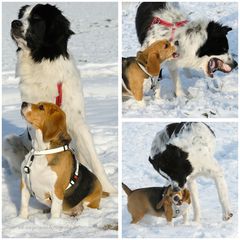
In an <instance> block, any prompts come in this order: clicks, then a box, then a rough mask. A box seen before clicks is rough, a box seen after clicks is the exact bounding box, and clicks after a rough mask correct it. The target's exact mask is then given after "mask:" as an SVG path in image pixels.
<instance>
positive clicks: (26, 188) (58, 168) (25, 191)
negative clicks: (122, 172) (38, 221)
mask: <svg viewBox="0 0 240 240" xmlns="http://www.w3.org/2000/svg"><path fill="white" fill-rule="evenodd" d="M21 114H22V115H23V117H24V118H25V120H26V121H27V122H28V123H29V124H30V125H31V126H32V127H33V128H35V129H36V136H35V137H34V138H33V139H32V142H33V149H32V150H31V151H30V153H28V154H27V155H26V156H25V159H24V161H23V163H22V167H21V172H22V181H21V195H22V197H21V209H20V217H23V218H27V217H28V204H29V199H30V196H31V195H32V196H34V197H36V199H37V200H39V201H40V202H41V203H43V204H45V205H47V206H48V207H50V208H51V218H58V217H60V216H61V212H63V213H65V214H68V215H71V216H75V215H78V214H80V213H81V211H82V210H83V204H86V205H87V206H88V207H90V208H99V204H100V200H101V197H102V186H101V183H100V182H99V180H98V179H97V177H96V176H95V175H94V174H93V173H92V172H90V171H89V170H88V169H87V168H86V167H85V166H83V165H82V164H80V162H79V161H78V160H76V159H75V157H74V153H73V152H72V150H71V149H70V148H69V143H70V142H71V137H70V136H69V134H68V132H67V126H66V115H65V113H64V112H63V111H62V110H61V109H60V108H59V107H58V106H57V105H55V104H52V103H46V102H40V103H38V104H30V103H26V102H23V103H22V107H21Z"/></svg>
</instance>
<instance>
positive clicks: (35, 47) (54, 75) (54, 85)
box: [3, 4, 115, 192]
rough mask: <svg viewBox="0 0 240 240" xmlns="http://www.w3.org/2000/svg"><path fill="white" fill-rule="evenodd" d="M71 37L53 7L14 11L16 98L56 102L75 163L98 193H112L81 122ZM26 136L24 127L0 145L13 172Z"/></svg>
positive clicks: (24, 148)
mask: <svg viewBox="0 0 240 240" xmlns="http://www.w3.org/2000/svg"><path fill="white" fill-rule="evenodd" d="M72 34H74V33H73V31H72V30H71V29H70V23H69V21H68V20H67V19H66V17H65V16H63V14H62V12H61V11H60V10H59V9H58V8H57V7H55V6H52V5H49V4H45V5H43V4H37V5H35V6H29V5H26V6H23V7H22V8H21V9H20V11H19V14H18V19H16V20H14V21H12V25H11V36H12V38H13V40H14V41H15V42H16V44H17V47H18V49H17V57H18V63H17V76H19V77H20V82H19V88H20V93H21V99H22V101H23V102H31V103H37V102H40V101H45V102H52V103H56V99H58V104H60V105H61V108H62V109H63V111H64V112H65V113H66V117H67V126H68V128H69V129H68V131H69V133H70V135H71V137H72V139H73V141H74V145H75V146H74V147H75V149H76V154H77V157H78V159H79V160H80V162H81V163H83V164H84V165H87V166H89V167H90V169H91V170H92V171H93V172H94V174H95V175H96V176H97V177H98V179H99V180H100V182H101V184H102V186H103V190H104V191H106V192H115V189H114V187H113V186H112V184H111V183H110V182H109V180H108V178H107V175H106V173H105V171H104V168H103V166H102V164H101V162H100V160H99V158H98V156H97V154H96V150H95V147H94V142H93V138H92V135H91V133H90V131H89V128H88V126H87V123H86V121H85V109H84V97H83V91H82V86H81V81H80V76H79V72H78V69H77V67H76V65H75V63H74V61H73V58H72V56H71V55H70V54H69V52H68V49H67V44H68V40H69V38H70V36H71V35H72ZM59 86H60V87H59ZM29 133H30V135H34V130H33V129H32V128H30V127H29V131H25V133H24V134H23V135H21V136H16V135H11V136H8V137H7V138H6V139H5V140H4V143H3V156H4V157H5V158H6V159H7V160H8V162H9V163H10V165H11V167H12V169H13V170H15V171H16V172H19V171H20V166H21V162H22V161H23V159H24V156H25V155H26V154H27V153H28V151H29V150H30V149H31V147H32V146H31V142H30V139H31V137H30V136H29ZM33 137H34V136H33Z"/></svg>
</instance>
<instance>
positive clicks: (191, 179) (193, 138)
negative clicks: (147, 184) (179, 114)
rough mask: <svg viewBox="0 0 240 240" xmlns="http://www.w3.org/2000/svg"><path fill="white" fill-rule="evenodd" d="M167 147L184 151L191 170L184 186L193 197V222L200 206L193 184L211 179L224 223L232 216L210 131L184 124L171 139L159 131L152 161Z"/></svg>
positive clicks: (214, 142)
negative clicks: (198, 179) (205, 178)
mask: <svg viewBox="0 0 240 240" xmlns="http://www.w3.org/2000/svg"><path fill="white" fill-rule="evenodd" d="M167 144H172V145H175V146H177V147H179V148H181V149H182V150H183V151H185V152H187V153H188V160H189V162H190V163H191V165H192V167H193V172H192V173H191V174H190V175H189V176H188V178H187V183H188V185H189V190H190V192H191V196H192V204H193V209H194V220H195V221H197V222H199V221H200V205H199V198H198V192H197V185H196V181H195V179H196V178H197V177H198V176H205V177H211V178H212V179H213V180H214V181H215V184H216V187H217V191H218V196H219V200H220V203H221V206H222V212H223V219H224V220H227V219H228V218H229V217H230V214H231V211H230V204H229V198H228V190H227V185H226V182H225V179H224V173H223V170H222V168H221V167H220V166H219V164H218V162H217V161H216V159H215V158H214V153H215V145H216V140H215V136H214V135H213V134H212V132H211V131H210V130H209V128H208V127H207V126H206V125H205V124H204V123H192V124H191V125H184V126H183V128H182V129H181V131H180V132H179V133H178V134H177V136H176V135H175V134H173V135H172V136H170V138H169V137H168V134H167V132H166V129H164V130H162V131H161V132H158V133H157V134H156V136H155V138H154V140H153V143H152V147H151V154H150V156H151V158H153V157H154V156H155V155H156V154H158V153H160V152H163V151H164V150H165V149H166V145H167ZM184 221H185V222H186V221H187V220H186V219H185V220H184Z"/></svg>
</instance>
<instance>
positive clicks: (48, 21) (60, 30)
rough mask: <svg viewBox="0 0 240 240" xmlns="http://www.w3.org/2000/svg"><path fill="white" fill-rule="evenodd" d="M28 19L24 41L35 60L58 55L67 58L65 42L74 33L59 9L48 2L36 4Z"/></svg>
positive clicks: (53, 57) (54, 57) (50, 58)
mask: <svg viewBox="0 0 240 240" xmlns="http://www.w3.org/2000/svg"><path fill="white" fill-rule="evenodd" d="M19 15H20V14H19ZM28 20H29V28H28V30H27V32H26V41H27V45H28V47H29V48H30V50H31V56H32V58H33V60H34V61H35V62H41V61H42V60H43V59H48V60H50V61H52V60H54V59H56V58H58V57H59V56H63V57H65V58H68V52H67V42H68V39H69V37H70V36H71V35H72V34H74V33H73V31H71V30H70V23H69V21H68V20H67V19H66V18H65V17H64V16H63V15H62V13H61V11H60V10H59V9H57V8H56V7H55V6H52V5H49V4H45V5H43V4H38V5H36V6H35V7H34V8H33V9H32V11H31V13H30V16H29V19H28Z"/></svg>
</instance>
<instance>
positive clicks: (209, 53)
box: [135, 2, 237, 97]
mask: <svg viewBox="0 0 240 240" xmlns="http://www.w3.org/2000/svg"><path fill="white" fill-rule="evenodd" d="M135 20H136V22H135V23H136V31H137V36H138V40H139V42H140V44H141V45H142V50H144V49H145V48H147V47H148V46H149V45H150V44H152V43H153V42H155V41H157V40H160V39H166V38H167V39H170V40H172V41H173V42H174V44H175V45H176V46H177V48H178V53H179V55H180V56H179V57H178V58H176V59H173V60H172V61H169V62H168V63H166V65H167V67H168V69H169V72H170V77H171V79H172V80H173V84H174V92H175V94H176V96H181V95H185V94H184V91H183V90H182V87H181V82H180V78H179V74H178V68H193V69H196V70H203V72H204V73H205V75H207V76H209V77H211V78H212V77H213V73H214V72H215V71H217V70H219V71H222V72H230V71H231V70H232V69H234V68H235V67H236V66H237V62H236V61H235V60H234V59H233V57H232V55H231V54H230V53H229V46H228V40H227V37H226V35H227V33H228V32H229V31H231V30H232V28H230V27H228V26H223V25H221V24H220V23H218V22H215V21H210V20H195V21H190V20H188V18H187V16H186V15H185V14H184V13H182V12H181V11H180V10H179V8H178V4H176V3H164V2H143V3H141V4H140V5H139V7H138V9H137V14H136V19H135ZM155 87H156V93H157V94H158V96H159V97H160V89H159V84H156V86H155Z"/></svg>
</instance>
